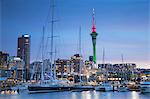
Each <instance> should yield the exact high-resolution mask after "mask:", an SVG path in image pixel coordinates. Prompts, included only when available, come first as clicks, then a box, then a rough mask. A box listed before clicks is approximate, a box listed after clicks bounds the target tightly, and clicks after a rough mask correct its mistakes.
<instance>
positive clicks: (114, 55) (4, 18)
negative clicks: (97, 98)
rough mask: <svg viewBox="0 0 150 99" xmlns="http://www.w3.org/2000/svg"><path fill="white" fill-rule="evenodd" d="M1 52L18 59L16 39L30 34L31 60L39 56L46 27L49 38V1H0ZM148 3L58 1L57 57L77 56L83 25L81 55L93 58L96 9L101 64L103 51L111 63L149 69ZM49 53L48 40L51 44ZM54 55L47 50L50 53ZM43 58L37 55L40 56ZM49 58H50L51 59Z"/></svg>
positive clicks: (136, 0) (135, 0) (141, 0)
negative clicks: (93, 20)
mask: <svg viewBox="0 0 150 99" xmlns="http://www.w3.org/2000/svg"><path fill="white" fill-rule="evenodd" d="M0 1H1V2H0V9H1V10H0V27H1V28H0V30H1V31H0V34H1V35H0V36H1V38H0V41H1V43H0V50H2V51H4V52H8V53H9V54H10V55H12V56H15V55H16V52H17V38H18V37H19V36H21V35H22V34H30V35H31V62H32V61H34V60H35V59H36V57H37V53H38V49H39V44H40V41H41V38H42V36H41V35H42V26H43V25H44V24H46V36H45V39H47V37H48V34H50V30H51V28H50V25H51V23H50V21H51V20H50V18H51V10H50V13H49V17H48V20H46V19H47V16H48V12H49V8H50V5H51V2H50V0H0ZM149 4H150V2H149V0H55V5H56V7H55V19H56V20H58V22H56V23H55V24H54V35H56V36H58V37H57V38H55V40H54V41H55V47H56V49H57V57H60V58H64V59H67V58H70V57H71V56H72V55H74V54H75V53H78V52H79V51H78V39H79V36H78V35H79V27H80V26H81V37H82V55H83V57H84V59H88V57H89V56H90V55H92V39H91V36H90V33H91V27H92V9H93V8H94V9H95V19H96V28H97V33H98V36H97V62H98V63H101V62H102V52H103V48H105V61H106V62H107V63H121V54H123V55H124V62H129V63H130V62H131V63H137V65H138V67H144V68H150V41H149V40H150V35H149V32H150V31H149V17H150V14H149ZM48 46H49V47H48V49H50V40H49V44H48ZM48 52H50V50H48V51H47V52H46V53H48ZM38 54H39V53H38ZM48 56H49V55H47V56H46V57H48Z"/></svg>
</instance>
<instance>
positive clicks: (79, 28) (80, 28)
mask: <svg viewBox="0 0 150 99" xmlns="http://www.w3.org/2000/svg"><path fill="white" fill-rule="evenodd" d="M79 56H80V62H79V67H80V82H81V80H82V79H81V69H82V68H81V57H82V55H81V26H80V28H79Z"/></svg>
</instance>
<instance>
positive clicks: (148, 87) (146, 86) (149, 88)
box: [140, 81, 150, 93]
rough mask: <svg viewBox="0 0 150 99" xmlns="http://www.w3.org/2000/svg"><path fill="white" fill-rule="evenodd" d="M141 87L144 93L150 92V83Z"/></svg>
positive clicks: (142, 84) (147, 82)
mask: <svg viewBox="0 0 150 99" xmlns="http://www.w3.org/2000/svg"><path fill="white" fill-rule="evenodd" d="M140 87H141V92H142V93H147V92H150V81H144V82H141V83H140Z"/></svg>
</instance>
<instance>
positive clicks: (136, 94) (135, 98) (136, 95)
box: [131, 91, 139, 99]
mask: <svg viewBox="0 0 150 99" xmlns="http://www.w3.org/2000/svg"><path fill="white" fill-rule="evenodd" d="M131 97H132V99H139V94H138V93H137V92H135V91H133V92H131Z"/></svg>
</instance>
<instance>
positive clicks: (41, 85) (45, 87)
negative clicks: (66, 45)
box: [28, 0, 72, 93]
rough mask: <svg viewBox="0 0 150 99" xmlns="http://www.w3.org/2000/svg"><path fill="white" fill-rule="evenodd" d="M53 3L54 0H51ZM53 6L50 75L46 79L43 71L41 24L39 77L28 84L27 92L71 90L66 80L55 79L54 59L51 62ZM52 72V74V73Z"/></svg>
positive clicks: (51, 58) (52, 24)
mask: <svg viewBox="0 0 150 99" xmlns="http://www.w3.org/2000/svg"><path fill="white" fill-rule="evenodd" d="M53 4H54V0H53ZM54 22H55V21H54V6H52V23H51V27H52V28H51V52H50V53H51V57H50V60H51V62H50V75H49V78H50V79H48V80H45V77H44V76H45V74H46V73H45V72H44V34H45V33H44V32H45V26H43V33H42V61H43V63H42V69H41V79H40V81H39V82H38V83H37V84H31V85H29V86H28V91H29V93H42V92H55V91H66V90H71V88H72V87H71V86H70V85H69V83H68V82H67V81H64V80H57V79H56V67H55V60H54V63H53V37H54V36H53V26H54ZM52 72H53V74H52Z"/></svg>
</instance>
